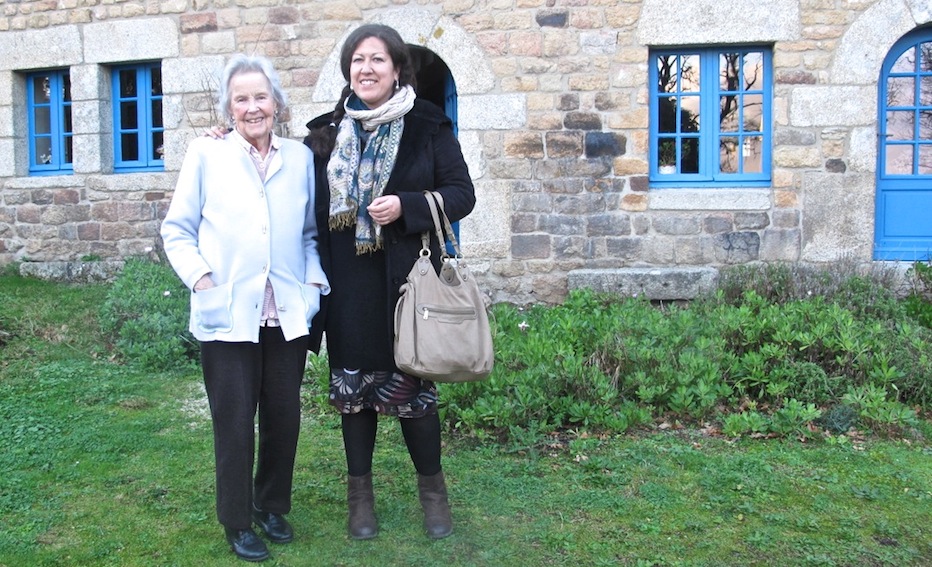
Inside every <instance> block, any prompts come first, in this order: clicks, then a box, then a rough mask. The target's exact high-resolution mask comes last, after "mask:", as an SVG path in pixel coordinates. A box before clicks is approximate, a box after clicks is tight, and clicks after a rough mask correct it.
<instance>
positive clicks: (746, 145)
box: [741, 136, 764, 173]
mask: <svg viewBox="0 0 932 567" xmlns="http://www.w3.org/2000/svg"><path fill="white" fill-rule="evenodd" d="M761 140H762V138H761V137H760V136H748V137H746V138H745V139H744V141H743V142H742V143H741V164H742V167H741V172H742V173H762V172H763V171H764V164H763V142H762V141H761Z"/></svg>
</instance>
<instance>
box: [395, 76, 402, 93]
mask: <svg viewBox="0 0 932 567" xmlns="http://www.w3.org/2000/svg"><path fill="white" fill-rule="evenodd" d="M400 88H401V85H400V84H399V83H398V79H395V90H396V91H397V90H398V89H400Z"/></svg>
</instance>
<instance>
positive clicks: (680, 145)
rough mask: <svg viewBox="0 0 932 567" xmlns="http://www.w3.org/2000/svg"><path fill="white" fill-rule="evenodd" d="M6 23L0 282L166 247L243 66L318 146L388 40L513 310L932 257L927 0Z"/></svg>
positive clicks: (13, 16)
mask: <svg viewBox="0 0 932 567" xmlns="http://www.w3.org/2000/svg"><path fill="white" fill-rule="evenodd" d="M0 10H2V11H0V264H7V263H10V262H23V263H24V264H23V265H24V266H25V265H27V264H30V265H31V263H36V264H35V265H61V264H55V263H61V262H65V263H66V264H64V265H65V266H67V267H68V268H69V269H71V270H72V271H75V270H77V271H80V270H81V267H82V266H83V265H84V264H85V263H87V261H89V260H102V261H109V260H121V259H124V258H127V257H130V256H134V255H140V254H145V253H146V252H147V251H148V250H151V249H152V248H153V247H156V246H158V242H157V238H158V225H159V220H160V218H161V217H162V215H163V214H164V212H165V209H166V208H167V205H168V202H169V199H170V197H171V192H172V188H173V185H174V180H175V176H176V174H177V170H178V168H179V167H180V164H181V160H182V157H183V154H184V150H185V147H186V144H187V142H188V141H189V140H190V139H191V138H193V137H196V136H198V135H199V134H200V133H201V132H202V131H203V129H204V128H206V127H207V126H209V125H210V124H211V123H212V122H213V121H214V120H215V113H214V112H213V110H212V108H213V106H212V105H213V102H212V96H211V93H212V91H213V90H214V89H215V88H216V83H217V76H218V72H219V70H220V68H221V67H222V65H223V63H224V61H225V58H226V57H227V56H229V55H230V54H232V53H234V52H248V53H261V54H264V55H266V56H268V57H270V58H271V59H272V60H273V62H274V63H275V65H276V67H277V69H278V70H279V72H280V74H281V77H282V81H283V84H284V86H285V88H286V90H287V92H288V94H289V96H290V99H291V117H290V120H289V121H288V122H287V123H286V124H285V125H284V129H283V134H284V135H287V136H290V137H293V138H301V137H303V135H304V134H305V132H306V128H305V126H304V124H305V122H307V121H308V120H310V119H311V118H313V117H315V116H317V115H318V114H320V113H322V112H324V111H327V110H330V109H332V107H333V105H334V103H335V101H336V100H337V97H338V94H339V91H340V89H341V87H342V77H341V76H340V73H339V70H338V67H337V56H338V53H339V48H340V45H341V42H342V39H343V38H344V37H345V36H346V34H347V33H349V31H351V29H352V28H354V27H355V26H358V25H359V24H362V23H366V22H380V23H386V24H389V25H392V26H393V27H395V28H396V29H398V30H399V31H400V32H401V35H402V37H404V38H405V40H406V41H407V42H408V43H409V44H410V45H412V46H413V47H415V48H416V49H415V51H416V54H418V57H419V60H420V61H422V62H423V67H422V69H421V71H420V72H419V81H420V83H421V84H422V85H425V87H424V88H425V89H426V90H429V91H430V92H425V93H422V95H423V96H428V97H431V98H434V99H436V100H437V101H438V102H439V103H440V104H444V105H445V106H446V108H447V111H448V113H449V114H450V115H451V116H452V117H453V118H454V120H455V122H456V124H457V128H458V136H459V139H460V142H461V144H462V147H463V150H464V153H465V155H466V158H467V161H468V163H469V168H470V173H471V175H472V177H473V179H474V181H475V185H476V191H477V196H478V205H477V208H476V211H475V212H474V213H473V214H472V215H471V216H470V217H469V218H467V219H465V220H464V221H463V222H462V223H461V226H460V231H461V239H462V241H463V242H464V248H465V252H466V254H467V256H468V257H469V258H470V259H471V261H472V265H473V266H474V270H475V271H478V272H479V273H480V274H481V277H482V281H483V284H484V286H485V287H486V288H487V289H488V290H489V291H490V292H491V294H492V296H493V299H494V300H496V301H504V300H509V301H516V302H522V303H523V302H531V301H546V302H554V301H559V300H560V299H562V297H564V296H565V294H566V293H567V290H568V289H569V288H570V287H573V286H577V285H591V286H595V287H598V288H601V289H614V290H618V291H622V292H626V293H627V292H632V293H633V292H637V291H638V290H641V291H642V292H644V293H648V294H650V295H651V296H654V297H664V296H667V295H669V296H671V297H672V296H688V295H690V294H691V293H694V292H695V290H696V289H699V288H701V287H702V286H704V285H707V284H708V283H709V281H711V280H710V278H714V274H715V271H716V269H717V268H720V267H722V266H725V265H731V264H743V263H750V262H802V263H821V262H831V261H835V260H839V259H843V258H844V259H854V260H856V261H858V262H861V263H870V262H878V261H913V260H924V259H927V258H928V251H929V250H930V249H932V220H930V219H932V215H930V214H929V211H930V210H932V4H930V2H929V0H759V1H754V2H746V1H740V0H691V1H690V2H685V1H683V0H611V1H608V0H568V1H563V0H447V1H443V2H439V1H430V0H420V1H418V2H410V3H408V2H404V1H403V0H398V1H395V2H374V1H371V0H330V1H322V2H313V1H302V0H13V1H10V0H8V1H7V2H4V3H3V4H2V8H0ZM668 157H669V158H670V159H671V163H670V164H667V163H666V160H667V158H668ZM667 171H670V173H668V172H667ZM104 263H105V262H104ZM671 290H673V291H671Z"/></svg>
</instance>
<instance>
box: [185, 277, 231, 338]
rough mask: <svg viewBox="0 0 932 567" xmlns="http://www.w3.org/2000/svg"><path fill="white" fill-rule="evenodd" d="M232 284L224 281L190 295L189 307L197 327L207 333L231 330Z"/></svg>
mask: <svg viewBox="0 0 932 567" xmlns="http://www.w3.org/2000/svg"><path fill="white" fill-rule="evenodd" d="M232 305H233V284H232V283H225V284H222V285H218V286H215V287H212V288H210V289H205V290H202V291H198V292H197V293H194V294H192V295H191V308H192V309H193V310H194V318H195V321H196V322H197V326H198V328H199V329H201V330H202V331H205V332H209V333H229V332H230V331H232V330H233V311H232Z"/></svg>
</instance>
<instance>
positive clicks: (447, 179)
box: [305, 99, 476, 370]
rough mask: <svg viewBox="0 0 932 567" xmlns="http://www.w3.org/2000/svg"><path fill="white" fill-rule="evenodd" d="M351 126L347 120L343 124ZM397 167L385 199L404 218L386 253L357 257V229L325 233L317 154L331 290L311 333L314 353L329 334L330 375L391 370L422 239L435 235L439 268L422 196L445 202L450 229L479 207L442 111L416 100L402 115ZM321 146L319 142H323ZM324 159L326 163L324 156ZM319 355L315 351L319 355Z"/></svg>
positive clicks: (326, 201)
mask: <svg viewBox="0 0 932 567" xmlns="http://www.w3.org/2000/svg"><path fill="white" fill-rule="evenodd" d="M346 119H347V120H348V119H349V118H346ZM330 120H331V114H326V115H323V116H319V117H317V118H315V119H314V120H312V121H311V122H309V123H308V125H307V126H308V129H309V130H311V131H312V133H311V134H309V135H308V137H307V138H306V139H305V143H306V144H307V145H308V146H309V147H310V148H311V149H312V150H315V146H316V145H318V144H315V143H314V141H313V140H314V138H315V131H316V134H318V136H319V135H320V134H321V133H323V132H324V131H323V130H320V129H327V128H332V127H331V126H330ZM404 120H405V123H404V133H403V134H402V136H401V142H400V146H399V148H398V156H397V158H396V160H395V167H394V169H393V170H392V174H391V177H390V178H389V181H388V184H387V185H386V187H385V191H384V194H385V195H398V196H399V198H400V199H401V208H402V216H401V218H399V219H398V220H397V221H395V222H393V223H392V224H390V225H387V226H385V227H383V229H382V238H383V246H384V248H383V250H380V251H378V252H375V253H372V254H364V255H362V256H357V255H356V254H355V245H354V238H353V229H352V228H349V229H345V230H340V231H327V230H326V227H327V218H328V216H329V215H328V211H329V206H330V192H329V185H328V183H327V161H328V160H329V158H330V155H329V153H326V152H321V150H320V149H319V148H317V149H316V150H315V170H316V186H317V195H316V200H317V203H316V206H317V224H318V227H319V228H320V232H321V242H320V248H321V261H322V264H323V267H324V270H325V271H326V273H327V277H328V278H329V279H330V286H331V288H332V291H331V294H330V297H328V298H327V299H326V300H325V301H324V304H323V305H322V308H321V313H320V314H319V315H318V319H317V320H315V325H314V328H312V334H311V345H312V348H314V347H316V346H318V345H319V344H320V332H321V330H324V331H326V333H327V353H328V356H329V358H330V366H331V367H333V368H363V369H367V370H388V369H394V368H395V363H394V357H393V356H392V341H393V338H394V337H393V330H392V328H393V317H394V310H395V304H396V303H397V302H398V298H399V296H400V293H399V287H400V286H401V285H402V284H404V283H405V279H406V277H407V275H408V272H410V271H411V268H412V266H413V265H414V262H415V260H416V259H417V257H418V254H419V252H420V249H421V233H422V232H424V231H429V232H430V233H431V259H432V260H433V262H434V265H435V267H436V268H437V269H439V266H440V244H439V243H438V242H437V238H436V237H435V236H434V234H433V221H432V220H431V216H430V209H429V208H428V206H427V201H426V200H425V197H424V195H423V192H424V191H438V192H440V193H441V194H442V195H443V202H444V208H445V210H446V213H447V216H448V217H449V218H450V221H451V222H455V221H458V220H460V219H462V218H463V217H465V216H466V215H468V214H469V213H470V212H471V211H472V209H473V206H475V203H476V195H475V191H474V189H473V184H472V180H471V179H470V177H469V171H468V170H467V168H466V162H465V160H464V159H463V154H462V151H461V150H460V145H459V142H458V141H457V140H456V137H455V136H454V134H453V129H452V124H451V122H450V120H449V119H448V118H447V117H446V115H445V114H444V113H443V111H441V110H440V109H439V108H438V107H437V106H435V105H433V104H431V103H429V102H426V101H422V100H420V99H417V100H416V101H415V104H414V108H413V109H411V111H410V112H408V113H407V114H406V115H405V119H404ZM318 139H319V138H318ZM322 153H323V154H325V155H322ZM315 350H316V349H315Z"/></svg>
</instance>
